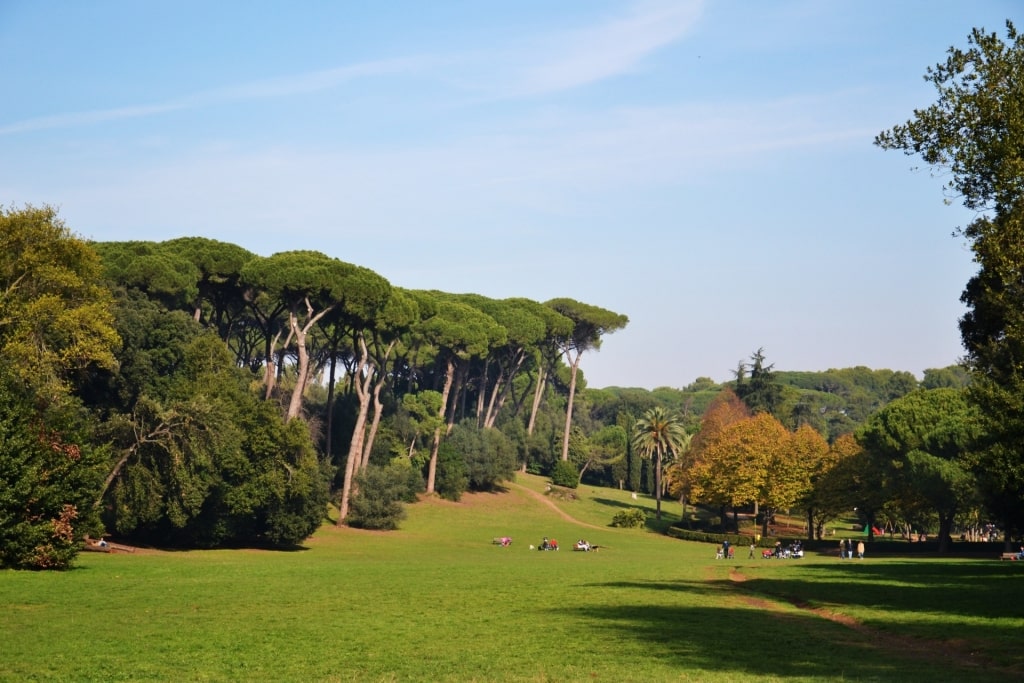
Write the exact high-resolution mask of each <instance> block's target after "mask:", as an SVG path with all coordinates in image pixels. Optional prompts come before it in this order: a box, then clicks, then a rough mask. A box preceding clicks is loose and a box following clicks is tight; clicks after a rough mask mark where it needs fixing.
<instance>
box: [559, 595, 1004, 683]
mask: <svg viewBox="0 0 1024 683" xmlns="http://www.w3.org/2000/svg"><path fill="white" fill-rule="evenodd" d="M712 586H714V584H712ZM600 587H602V588H608V587H613V588H623V589H627V590H634V591H635V590H636V589H638V588H639V589H646V590H651V591H657V592H659V593H680V594H681V593H691V594H693V595H695V596H697V600H698V601H700V602H706V601H707V600H708V599H709V598H710V599H712V600H715V599H718V598H719V597H720V599H721V601H722V602H723V606H721V607H707V606H686V605H672V604H666V603H671V602H672V601H673V598H672V597H670V596H667V595H666V596H663V597H660V598H658V599H657V601H656V602H657V603H659V604H651V603H650V602H645V603H642V604H636V603H634V604H620V605H614V606H593V605H582V606H573V607H570V608H567V609H568V612H569V613H570V614H575V615H576V616H578V617H579V618H580V619H582V620H585V621H587V622H590V623H591V624H592V625H593V627H594V628H595V629H598V630H601V631H605V632H606V633H607V634H608V635H610V636H612V637H614V638H617V639H624V638H632V639H635V640H636V641H638V642H639V643H641V644H653V645H654V646H655V647H653V648H651V649H650V657H651V658H653V659H659V658H660V659H664V660H666V661H665V664H666V665H668V666H672V667H680V668H682V669H683V670H684V671H694V670H706V671H714V672H716V673H717V674H719V675H721V676H722V678H723V679H728V678H729V677H730V675H731V676H741V675H742V676H749V677H752V678H757V677H761V678H767V679H771V680H774V679H784V678H791V677H800V678H804V679H822V680H838V679H842V680H872V681H888V680H895V679H899V680H901V682H902V683H907V682H914V681H930V682H932V681H937V680H939V681H942V680H946V681H949V680H955V681H975V680H979V681H980V680H988V679H990V678H991V676H992V673H993V669H988V670H987V671H986V670H985V669H984V667H985V666H986V662H980V661H972V660H970V658H966V657H964V656H963V653H961V652H953V651H950V650H943V649H942V647H941V644H940V643H927V642H926V643H924V645H925V647H915V648H910V647H902V646H901V645H900V644H899V643H897V642H896V641H897V639H895V638H891V637H890V636H888V635H887V634H880V633H878V632H875V631H871V630H862V629H852V628H850V627H849V626H848V625H844V624H842V623H837V622H834V621H830V620H828V619H825V618H822V617H821V616H819V615H817V614H814V613H812V612H809V611H808V612H801V611H798V610H784V609H779V608H778V607H777V606H776V607H772V606H771V605H770V604H768V603H765V602H764V601H760V600H757V599H749V598H748V599H747V600H746V602H747V605H746V606H742V605H740V604H737V602H736V598H737V597H739V598H740V600H743V597H742V594H737V593H736V592H735V588H734V587H730V592H729V593H725V592H723V591H722V590H721V588H720V587H717V586H715V587H711V588H710V589H709V585H708V584H705V583H688V582H678V583H673V582H666V581H661V582H658V581H652V582H615V583H607V584H600ZM686 599H687V598H681V600H686ZM561 611H563V612H564V611H565V610H564V609H563V610H561ZM997 670H998V671H1000V673H1011V674H1013V673H1016V670H1015V669H997Z"/></svg>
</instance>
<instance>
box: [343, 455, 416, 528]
mask: <svg viewBox="0 0 1024 683" xmlns="http://www.w3.org/2000/svg"><path fill="white" fill-rule="evenodd" d="M408 482H409V476H408V471H407V470H405V469H404V468H401V467H396V466H394V465H388V466H387V467H379V466H377V465H369V466H368V467H367V468H366V469H365V470H363V471H362V472H361V473H360V474H359V475H358V476H357V477H356V483H357V484H358V486H359V492H358V493H357V494H356V495H355V496H353V497H352V502H351V508H350V510H349V513H348V517H346V518H345V521H346V522H347V523H348V524H349V526H353V527H356V528H359V529H384V530H388V531H390V530H393V529H397V528H398V523H399V522H400V521H402V520H403V519H405V506H404V505H402V500H403V499H404V497H405V495H406V491H407V490H408V486H409V484H408Z"/></svg>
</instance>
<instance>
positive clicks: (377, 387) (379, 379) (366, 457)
mask: <svg viewBox="0 0 1024 683" xmlns="http://www.w3.org/2000/svg"><path fill="white" fill-rule="evenodd" d="M397 343H398V342H397V340H396V341H392V342H391V343H390V344H388V347H387V349H386V350H385V351H384V354H383V357H381V358H380V359H379V362H380V368H378V369H375V371H374V382H373V420H372V422H371V423H370V429H369V430H368V431H367V434H366V444H365V445H364V446H363V461H362V463H361V467H362V468H363V469H366V466H367V465H368V464H369V463H370V452H371V451H372V450H373V442H374V440H375V439H376V438H377V430H378V429H379V428H380V421H381V418H382V417H383V416H384V403H383V402H382V401H381V400H380V392H381V390H382V389H383V388H384V385H385V384H387V381H388V373H387V372H385V368H387V365H388V358H390V357H391V351H392V349H394V348H395V344H397ZM378 348H379V347H378Z"/></svg>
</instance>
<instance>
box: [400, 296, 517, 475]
mask: <svg viewBox="0 0 1024 683" xmlns="http://www.w3.org/2000/svg"><path fill="white" fill-rule="evenodd" d="M414 296H416V298H417V301H418V302H419V304H420V311H421V314H423V315H424V317H423V319H422V320H421V321H420V322H419V323H417V324H416V325H414V326H413V329H414V331H413V336H414V337H416V338H417V341H418V343H419V344H421V345H422V346H426V347H430V348H431V349H432V350H434V351H435V355H434V357H435V362H440V363H441V364H442V367H443V368H444V374H443V377H444V379H443V383H444V384H443V389H442V391H441V411H440V413H439V417H442V418H445V417H446V416H447V419H445V420H444V421H445V422H446V423H447V430H446V431H450V430H451V428H452V427H453V425H454V423H455V406H454V404H453V403H452V405H451V406H450V407H449V404H450V403H451V402H452V394H453V392H452V388H453V386H454V385H455V380H456V372H457V371H459V370H462V369H464V367H465V365H466V364H467V363H468V362H469V360H470V359H471V358H474V357H477V358H479V357H482V356H484V355H485V354H486V353H487V351H488V349H490V348H493V347H494V346H498V345H500V344H501V343H503V339H504V337H505V330H504V328H502V327H501V326H500V325H498V324H497V323H496V322H495V321H494V318H492V317H490V316H489V315H487V314H486V313H484V312H483V311H481V310H479V309H478V308H474V307H473V306H470V305H468V304H466V303H463V302H461V301H457V300H454V299H453V298H451V297H448V296H446V295H444V294H442V293H440V292H417V293H415V295H414ZM456 393H457V392H456ZM441 431H442V428H441V427H437V428H436V429H435V431H434V441H433V445H432V447H431V454H430V462H429V464H428V469H427V493H428V494H431V493H434V490H435V482H436V472H437V456H438V449H439V447H440V444H441Z"/></svg>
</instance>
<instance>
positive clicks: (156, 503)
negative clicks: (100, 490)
mask: <svg viewBox="0 0 1024 683" xmlns="http://www.w3.org/2000/svg"><path fill="white" fill-rule="evenodd" d="M248 381H249V376H248V374H247V373H246V372H245V371H243V370H239V369H236V368H235V367H234V365H233V363H232V361H231V356H230V352H229V351H228V350H227V349H226V348H225V346H224V344H223V343H222V342H221V341H220V340H219V339H217V338H216V337H215V336H214V335H212V334H207V335H203V336H200V337H197V338H196V339H194V340H192V341H191V342H189V344H188V345H187V346H186V348H185V352H184V354H183V357H182V362H181V365H180V368H179V370H178V372H177V373H175V375H174V376H173V378H172V380H171V382H170V385H169V388H168V391H167V398H166V400H163V401H158V400H153V399H148V398H145V397H144V399H143V400H140V401H139V402H138V403H137V404H136V405H135V407H134V410H133V412H132V414H131V415H125V416H121V417H120V418H118V419H117V420H113V421H112V422H111V430H112V437H113V438H114V439H115V443H117V445H118V447H119V448H120V449H121V452H122V454H123V455H122V457H123V458H124V462H123V467H122V468H121V469H120V471H119V472H117V476H116V477H115V478H114V480H113V482H112V484H113V485H112V487H111V490H110V492H109V494H108V495H109V498H108V506H107V509H106V518H107V521H108V523H109V524H110V525H111V526H112V527H113V528H114V529H116V530H117V532H118V533H119V534H122V535H124V536H127V537H128V538H133V539H138V540H140V541H144V542H147V543H151V544H160V545H179V546H199V547H213V546H218V545H251V544H260V545H273V546H292V545H295V544H298V543H300V542H301V541H302V540H304V539H305V538H307V537H308V536H309V535H310V534H312V532H313V531H314V530H315V529H316V528H317V526H319V524H320V522H321V521H322V519H323V516H324V513H325V509H326V504H327V477H328V476H329V474H330V473H329V472H328V471H327V470H326V469H325V467H323V466H322V465H321V463H320V462H319V461H318V459H317V456H316V452H315V450H314V448H313V445H312V442H311V440H310V436H309V432H308V429H307V428H306V427H305V425H304V424H303V423H302V422H301V421H298V420H296V421H292V422H289V423H287V424H286V423H285V422H284V420H283V418H282V417H281V415H280V411H279V410H278V409H277V408H276V407H275V406H273V405H272V404H271V403H268V402H264V401H259V400H258V399H257V398H256V397H255V396H254V395H253V394H252V393H251V392H250V391H249V389H248Z"/></svg>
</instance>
